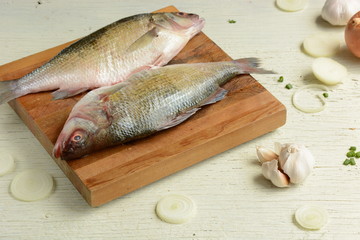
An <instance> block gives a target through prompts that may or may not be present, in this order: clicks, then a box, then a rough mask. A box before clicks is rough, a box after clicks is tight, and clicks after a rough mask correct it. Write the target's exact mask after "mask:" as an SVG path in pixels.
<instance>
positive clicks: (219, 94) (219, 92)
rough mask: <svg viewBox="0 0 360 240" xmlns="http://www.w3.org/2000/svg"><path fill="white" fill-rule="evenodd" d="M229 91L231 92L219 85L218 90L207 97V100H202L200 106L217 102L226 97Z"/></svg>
mask: <svg viewBox="0 0 360 240" xmlns="http://www.w3.org/2000/svg"><path fill="white" fill-rule="evenodd" d="M228 92H229V91H228V90H226V89H224V88H220V87H219V88H218V90H216V92H214V93H213V94H212V95H211V96H210V97H208V98H207V99H205V101H204V102H202V103H201V105H200V106H204V105H209V104H213V103H216V102H218V101H220V100H222V99H224V98H225V96H226V94H227V93H228Z"/></svg>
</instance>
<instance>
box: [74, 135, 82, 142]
mask: <svg viewBox="0 0 360 240" xmlns="http://www.w3.org/2000/svg"><path fill="white" fill-rule="evenodd" d="M81 139H82V136H81V135H80V134H75V135H74V136H73V137H72V140H73V141H74V142H78V141H80V140H81Z"/></svg>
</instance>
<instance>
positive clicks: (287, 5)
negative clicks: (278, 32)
mask: <svg viewBox="0 0 360 240" xmlns="http://www.w3.org/2000/svg"><path fill="white" fill-rule="evenodd" d="M307 3H308V0H276V5H277V6H278V8H280V9H281V10H284V11H287V12H296V11H300V10H302V9H304V8H305V6H306V5H307Z"/></svg>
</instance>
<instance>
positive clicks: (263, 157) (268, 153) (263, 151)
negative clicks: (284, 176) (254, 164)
mask: <svg viewBox="0 0 360 240" xmlns="http://www.w3.org/2000/svg"><path fill="white" fill-rule="evenodd" d="M256 154H257V157H258V160H259V162H261V163H264V162H267V161H271V160H273V159H278V157H279V155H277V154H276V153H275V152H274V151H272V150H270V149H267V148H264V147H263V146H257V147H256Z"/></svg>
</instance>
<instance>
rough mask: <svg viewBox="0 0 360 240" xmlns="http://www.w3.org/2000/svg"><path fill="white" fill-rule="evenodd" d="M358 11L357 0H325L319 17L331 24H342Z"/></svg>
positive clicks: (359, 8)
mask: <svg viewBox="0 0 360 240" xmlns="http://www.w3.org/2000/svg"><path fill="white" fill-rule="evenodd" d="M358 11H360V1H359V0H346V1H344V0H327V1H326V2H325V4H324V7H323V8H322V11H321V17H322V18H323V19H324V20H326V21H327V22H329V23H330V24H332V25H335V26H344V25H346V24H347V22H348V21H349V19H350V18H351V17H352V16H353V15H354V14H355V13H356V12H358Z"/></svg>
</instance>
